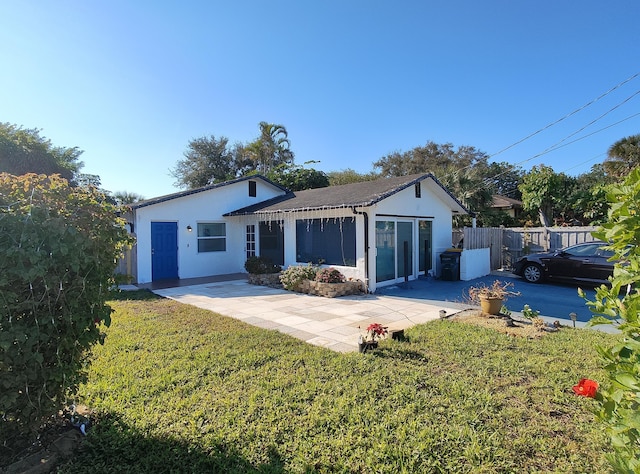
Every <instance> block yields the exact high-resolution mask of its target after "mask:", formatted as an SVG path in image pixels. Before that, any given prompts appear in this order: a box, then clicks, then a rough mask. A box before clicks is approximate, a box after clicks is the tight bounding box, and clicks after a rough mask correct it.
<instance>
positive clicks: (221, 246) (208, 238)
mask: <svg viewBox="0 0 640 474" xmlns="http://www.w3.org/2000/svg"><path fill="white" fill-rule="evenodd" d="M226 250H227V225H226V224H225V223H224V222H199V223H198V253H203V252H224V251H226Z"/></svg>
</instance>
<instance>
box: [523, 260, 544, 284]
mask: <svg viewBox="0 0 640 474" xmlns="http://www.w3.org/2000/svg"><path fill="white" fill-rule="evenodd" d="M522 277H523V278H524V279H525V280H527V281H528V282H529V283H540V282H541V281H542V268H540V265H538V264H536V263H529V264H527V266H526V267H524V268H523V269H522Z"/></svg>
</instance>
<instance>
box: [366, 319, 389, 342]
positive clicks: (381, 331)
mask: <svg viewBox="0 0 640 474" xmlns="http://www.w3.org/2000/svg"><path fill="white" fill-rule="evenodd" d="M367 333H368V334H369V336H370V337H371V340H373V341H375V340H376V338H377V337H382V336H384V335H386V334H387V333H388V331H387V328H386V327H385V326H383V325H382V324H380V323H373V324H369V326H368V327H367Z"/></svg>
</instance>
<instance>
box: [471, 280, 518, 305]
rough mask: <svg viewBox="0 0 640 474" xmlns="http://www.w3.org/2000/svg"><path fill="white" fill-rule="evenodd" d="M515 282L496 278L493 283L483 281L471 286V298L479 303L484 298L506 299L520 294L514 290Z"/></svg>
mask: <svg viewBox="0 0 640 474" xmlns="http://www.w3.org/2000/svg"><path fill="white" fill-rule="evenodd" d="M511 288H513V283H511V282H505V281H500V280H496V281H494V282H493V283H492V284H491V285H486V284H484V283H481V284H479V285H477V286H472V287H471V288H469V300H471V302H473V303H479V302H480V301H481V300H483V299H499V300H502V301H506V300H507V297H508V296H518V295H520V293H517V292H515V291H513V290H511Z"/></svg>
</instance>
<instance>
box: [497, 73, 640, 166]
mask: <svg viewBox="0 0 640 474" xmlns="http://www.w3.org/2000/svg"><path fill="white" fill-rule="evenodd" d="M639 75H640V72H637V73H635V74H634V75H633V76H631V77H629V78H627V79H625V80H624V81H622V82H621V83H619V84H617V85H615V86H614V87H612V88H611V89H609V90H608V91H607V92H605V93H604V94H602V95H600V96H599V97H596V98H595V99H593V100H592V101H590V102H588V103H586V104H585V105H583V106H582V107H579V108H577V109H576V110H574V111H573V112H570V113H568V114H567V115H565V116H564V117H562V118H559V119H558V120H556V121H555V122H552V123H550V124H548V125H545V126H544V127H542V128H541V129H539V130H536V131H535V132H533V133H531V134H529V135H527V136H526V137H524V138H521V139H520V140H518V141H517V142H515V143H512V144H511V145H509V146H508V147H506V148H503V149H502V150H500V151H497V152H496V153H494V154H492V155H489V158H493V157H494V156H496V155H499V154H501V153H503V152H505V151H507V150H509V149H511V148H513V147H514V146H516V145H519V144H520V143H522V142H524V141H526V140H528V139H529V138H532V137H534V136H536V135H537V134H539V133H541V132H543V131H545V130H546V129H548V128H551V127H553V126H554V125H556V124H558V123H560V122H562V121H563V120H565V119H567V118H569V117H571V116H572V115H575V114H577V113H578V112H580V111H581V110H583V109H586V108H587V107H589V106H590V105H592V104H594V103H596V102H597V101H599V100H600V99H602V98H603V97H606V96H607V95H609V94H610V93H611V92H613V91H615V90H616V89H618V88H620V87H622V86H623V85H624V84H626V83H627V82H629V81H632V80H633V79H635V78H636V77H638V76H639Z"/></svg>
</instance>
